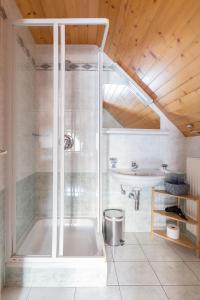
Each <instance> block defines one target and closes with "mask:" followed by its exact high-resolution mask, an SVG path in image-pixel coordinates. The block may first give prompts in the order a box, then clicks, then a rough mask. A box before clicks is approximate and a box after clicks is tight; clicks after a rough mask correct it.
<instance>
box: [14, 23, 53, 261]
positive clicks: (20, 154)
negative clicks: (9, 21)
mask: <svg viewBox="0 0 200 300" xmlns="http://www.w3.org/2000/svg"><path fill="white" fill-rule="evenodd" d="M31 31H32V33H33V36H34V32H41V40H40V41H38V40H35V41H33V38H32V36H31V33H30V30H29V29H28V28H25V27H24V28H22V27H19V28H16V30H15V32H14V43H13V44H14V45H13V46H14V47H13V56H14V70H13V74H14V80H13V129H14V136H13V149H14V150H13V151H14V158H15V180H16V182H15V194H16V210H15V212H16V213H15V221H16V228H15V231H16V235H15V237H14V238H16V249H14V254H17V255H26V256H28V255H51V252H52V251H51V247H52V245H51V244H52V186H53V175H52V160H53V156H52V155H53V152H52V134H53V71H52V62H53V47H52V29H51V28H44V27H42V28H39V27H34V29H33V27H32V28H31ZM46 33H48V39H49V40H48V41H46V40H45V34H46ZM43 42H44V43H47V42H48V43H49V44H48V45H43V44H41V43H43Z"/></svg>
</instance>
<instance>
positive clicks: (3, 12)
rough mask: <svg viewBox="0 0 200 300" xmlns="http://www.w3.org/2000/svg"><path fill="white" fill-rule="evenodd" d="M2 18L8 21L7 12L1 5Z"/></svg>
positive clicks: (0, 14)
mask: <svg viewBox="0 0 200 300" xmlns="http://www.w3.org/2000/svg"><path fill="white" fill-rule="evenodd" d="M0 18H2V19H3V20H5V19H7V15H6V11H5V9H4V8H3V6H1V5H0Z"/></svg>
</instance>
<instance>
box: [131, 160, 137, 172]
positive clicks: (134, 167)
mask: <svg viewBox="0 0 200 300" xmlns="http://www.w3.org/2000/svg"><path fill="white" fill-rule="evenodd" d="M131 169H132V170H136V169H138V164H137V163H136V162H135V161H132V162H131Z"/></svg>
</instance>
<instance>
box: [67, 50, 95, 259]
mask: <svg viewBox="0 0 200 300" xmlns="http://www.w3.org/2000/svg"><path fill="white" fill-rule="evenodd" d="M97 51H98V50H97V47H95V46H94V47H92V46H80V45H73V46H72V45H69V46H66V72H65V84H66V90H65V93H66V96H65V135H67V136H68V137H69V140H71V139H72V144H71V145H70V146H69V147H68V149H66V150H65V154H64V157H65V165H64V172H65V195H64V205H65V206H64V215H65V219H64V253H63V255H64V256H70V255H72V256H74V255H75V256H76V255H80V256H89V255H96V254H97V245H96V224H97V215H98V207H97V203H98V197H99V195H98V184H97V183H98V176H97V175H98V147H97V139H98V97H97V95H98V94H97V92H98V90H97V57H98V56H97V55H98V52H97ZM61 138H63V137H61Z"/></svg>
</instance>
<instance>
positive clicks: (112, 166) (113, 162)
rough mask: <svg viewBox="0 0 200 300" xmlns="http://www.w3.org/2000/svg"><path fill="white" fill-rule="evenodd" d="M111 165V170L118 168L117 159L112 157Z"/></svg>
mask: <svg viewBox="0 0 200 300" xmlns="http://www.w3.org/2000/svg"><path fill="white" fill-rule="evenodd" d="M110 163H111V168H112V169H115V168H116V167H117V158H116V157H110Z"/></svg>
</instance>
